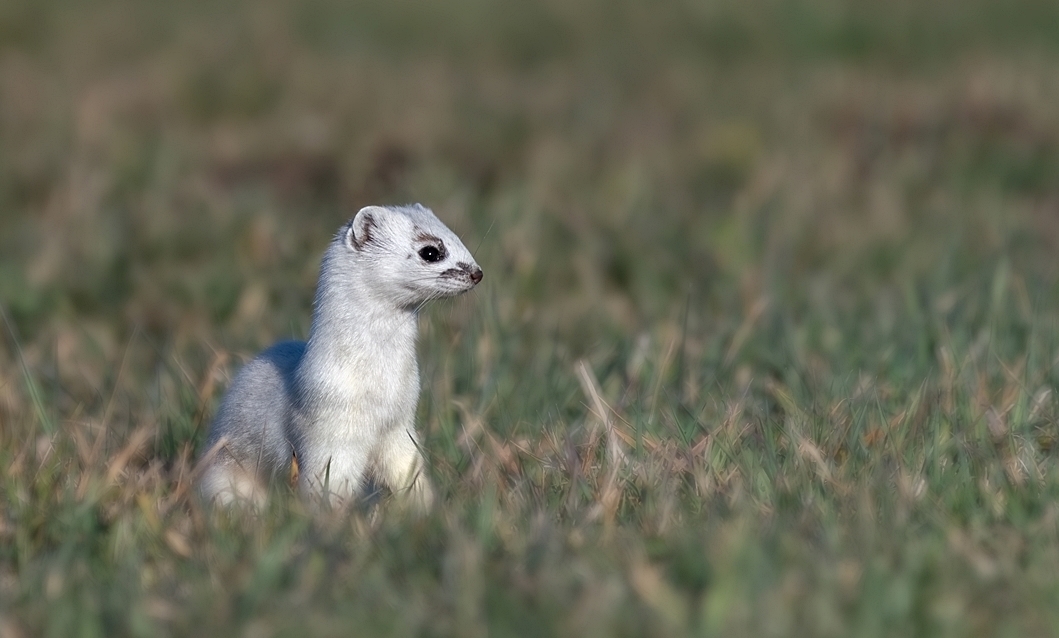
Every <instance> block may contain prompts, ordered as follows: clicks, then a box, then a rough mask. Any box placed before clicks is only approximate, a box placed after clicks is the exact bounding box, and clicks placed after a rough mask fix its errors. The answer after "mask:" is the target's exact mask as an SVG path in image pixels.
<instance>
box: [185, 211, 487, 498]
mask: <svg viewBox="0 0 1059 638" xmlns="http://www.w3.org/2000/svg"><path fill="white" fill-rule="evenodd" d="M430 246H433V247H434V248H435V249H436V250H438V251H439V253H440V254H435V255H430V254H429V253H428V256H430V257H439V256H440V257H441V259H440V260H438V261H436V262H434V263H431V262H429V261H427V259H425V258H424V257H423V256H421V254H420V251H422V250H424V249H427V250H429V248H428V247H430ZM479 280H481V269H480V268H479V267H478V265H477V264H476V263H475V261H474V257H473V256H472V255H471V254H470V252H469V251H468V250H467V248H466V247H464V245H463V243H462V242H461V241H460V239H459V238H458V237H457V236H456V235H455V234H454V233H453V232H452V231H451V230H449V229H448V227H446V226H445V225H444V224H443V223H442V222H441V221H440V220H438V218H437V217H435V216H434V214H433V213H432V212H431V211H430V210H429V209H427V208H424V207H422V206H419V205H418V204H417V205H415V206H405V207H380V206H369V207H367V208H363V209H361V210H360V211H359V212H358V213H357V214H356V216H355V217H354V218H353V219H352V220H351V221H350V222H349V223H348V224H346V225H345V226H343V227H342V229H340V230H339V232H338V234H337V235H336V236H335V238H334V239H333V240H332V242H331V245H330V246H329V247H328V249H327V252H326V253H325V255H324V259H323V264H322V265H321V267H320V281H319V284H318V286H317V291H316V299H315V302H314V310H313V322H312V328H311V330H310V334H309V339H308V341H307V342H304V343H302V342H284V343H279V344H277V345H275V346H273V347H272V348H269V349H268V350H266V351H265V352H263V353H262V354H260V355H258V357H257V358H255V359H254V360H253V361H251V362H250V363H248V364H247V365H246V366H245V367H244V368H243V370H242V371H240V373H239V375H237V376H236V379H235V380H234V381H233V382H232V387H231V388H230V389H229V390H228V393H227V395H226V396H225V398H224V400H223V401H222V403H221V407H220V409H219V410H218V413H217V417H216V418H215V419H214V422H213V424H212V426H211V428H210V433H209V436H208V437H207V444H206V446H205V449H207V450H209V449H211V448H213V447H214V446H219V447H218V449H219V451H218V453H216V454H215V455H214V456H213V457H212V458H208V459H205V461H204V462H205V465H206V466H205V468H204V473H203V477H202V480H201V482H200V491H201V492H202V494H203V496H204V497H205V498H206V499H208V500H216V501H218V502H223V503H227V502H232V501H246V500H250V501H257V500H258V499H259V498H260V495H261V494H263V493H265V491H266V490H267V486H268V484H269V483H270V482H271V481H274V480H276V479H277V478H284V477H287V476H289V473H290V459H291V454H292V453H294V454H296V455H297V460H298V469H299V478H298V487H299V490H300V491H301V492H302V493H303V494H308V495H328V496H329V497H331V498H333V499H336V500H338V501H340V502H344V501H346V500H347V499H348V498H349V497H350V496H351V495H353V494H355V493H356V492H357V490H359V489H360V487H361V486H362V484H363V482H364V478H365V476H366V474H367V473H368V471H369V469H371V468H373V469H375V474H376V475H377V478H378V479H379V480H381V481H382V482H383V483H384V484H385V485H387V486H388V487H390V488H391V489H392V490H393V491H394V492H399V493H404V492H407V493H408V496H409V497H410V498H411V501H412V502H413V504H415V505H416V506H418V507H420V508H424V507H427V506H429V505H430V503H431V502H432V500H433V492H432V490H431V488H430V485H429V483H428V481H427V480H426V478H425V477H424V476H423V469H424V468H423V459H422V456H421V455H420V453H419V450H418V443H417V438H416V434H415V429H414V427H413V425H414V424H413V420H414V417H415V410H416V403H417V402H418V399H419V368H418V364H417V362H416V345H415V342H416V334H417V332H418V330H417V325H416V324H417V322H416V319H417V313H418V310H419V308H420V307H422V305H423V304H424V303H426V302H427V301H429V300H431V299H434V298H437V297H445V296H452V295H458V294H460V293H462V292H466V291H467V290H470V289H471V288H473V287H474V286H475V285H476V284H477V282H478V281H479ZM222 439H223V441H224V442H223V443H222Z"/></svg>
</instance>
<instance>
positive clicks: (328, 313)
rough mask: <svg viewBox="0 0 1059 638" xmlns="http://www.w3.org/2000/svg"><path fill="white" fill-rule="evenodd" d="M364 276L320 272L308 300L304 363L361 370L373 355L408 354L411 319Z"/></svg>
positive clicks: (413, 328)
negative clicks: (310, 318) (309, 322)
mask: <svg viewBox="0 0 1059 638" xmlns="http://www.w3.org/2000/svg"><path fill="white" fill-rule="evenodd" d="M369 274H370V273H362V272H357V271H351V272H343V273H336V272H334V269H329V268H326V264H325V268H323V270H322V272H321V275H320V283H319V286H318V288H317V291H316V299H315V301H314V302H313V323H312V327H311V329H310V331H309V340H308V343H307V344H306V360H307V361H313V362H320V363H322V362H327V364H328V365H329V366H334V365H356V366H358V367H363V366H364V365H365V364H367V363H371V360H372V358H373V357H385V358H387V359H392V358H393V357H394V356H401V355H407V356H414V355H415V341H416V334H417V332H418V330H417V315H416V313H415V312H414V311H412V310H409V309H407V308H403V307H399V306H397V305H395V304H392V303H388V302H387V300H386V299H385V298H384V297H382V296H381V295H379V294H378V290H377V289H376V287H375V286H373V282H372V281H370V280H369V279H368V277H367V275H369Z"/></svg>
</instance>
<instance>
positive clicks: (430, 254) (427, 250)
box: [419, 246, 445, 264]
mask: <svg viewBox="0 0 1059 638" xmlns="http://www.w3.org/2000/svg"><path fill="white" fill-rule="evenodd" d="M419 256H420V257H421V258H422V259H423V261H426V262H429V263H432V264H434V263H437V262H439V261H441V260H442V259H445V248H444V247H439V246H423V247H422V248H420V249H419Z"/></svg>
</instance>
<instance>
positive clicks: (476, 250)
mask: <svg viewBox="0 0 1059 638" xmlns="http://www.w3.org/2000/svg"><path fill="white" fill-rule="evenodd" d="M495 223H496V217H494V218H493V221H491V222H489V228H486V229H485V234H484V235H482V238H481V239H479V240H478V245H477V246H475V247H474V250H472V251H471V257H474V256H476V255H477V254H478V249H479V248H481V247H482V243H483V242H485V238H486V237H488V236H489V231H491V230H493V224H495Z"/></svg>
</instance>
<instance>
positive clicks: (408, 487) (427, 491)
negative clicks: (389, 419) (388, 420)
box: [376, 428, 434, 512]
mask: <svg viewBox="0 0 1059 638" xmlns="http://www.w3.org/2000/svg"><path fill="white" fill-rule="evenodd" d="M376 463H377V465H378V470H379V472H378V473H379V479H380V480H382V482H383V483H384V484H385V485H386V487H388V488H390V490H391V491H393V493H394V494H396V495H398V497H399V498H402V499H406V500H407V502H409V503H410V504H411V505H412V506H413V507H414V508H415V509H416V510H418V511H420V512H422V511H425V510H428V509H430V506H431V504H433V502H434V490H433V488H432V487H431V486H430V480H429V479H428V478H427V477H426V466H425V463H424V462H423V455H422V454H420V452H419V444H418V441H417V440H416V437H415V432H414V431H413V430H412V429H410V428H396V429H395V430H393V431H392V432H389V433H388V434H386V435H385V437H384V438H383V440H382V442H381V445H380V446H379V450H378V455H377V457H376Z"/></svg>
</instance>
